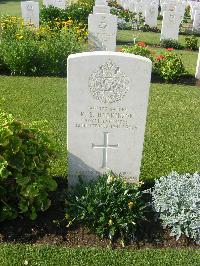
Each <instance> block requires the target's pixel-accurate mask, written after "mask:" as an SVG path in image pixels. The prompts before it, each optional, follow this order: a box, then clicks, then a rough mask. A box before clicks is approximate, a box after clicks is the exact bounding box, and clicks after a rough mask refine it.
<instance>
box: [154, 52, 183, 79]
mask: <svg viewBox="0 0 200 266" xmlns="http://www.w3.org/2000/svg"><path fill="white" fill-rule="evenodd" d="M154 71H155V72H156V73H157V74H159V75H160V77H161V78H163V79H164V80H166V81H175V80H178V79H179V78H180V77H182V76H183V75H185V74H186V70H185V67H184V65H183V62H182V60H181V55H178V54H176V53H175V52H174V51H173V48H168V50H167V51H166V52H165V53H164V54H163V55H159V56H158V57H157V58H156V60H155V64H154Z"/></svg>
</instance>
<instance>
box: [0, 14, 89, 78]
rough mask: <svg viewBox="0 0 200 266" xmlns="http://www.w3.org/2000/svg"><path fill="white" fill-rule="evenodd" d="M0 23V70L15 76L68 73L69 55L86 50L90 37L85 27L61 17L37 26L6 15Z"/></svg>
mask: <svg viewBox="0 0 200 266" xmlns="http://www.w3.org/2000/svg"><path fill="white" fill-rule="evenodd" d="M0 25H1V36H0V37H1V44H0V57H1V58H0V70H1V71H2V72H3V71H4V70H5V69H7V70H9V72H10V73H11V74H13V75H36V76H41V75H45V76H46V75H48V76H61V75H66V58H67V57H68V55H69V54H71V53H77V52H80V51H82V50H83V47H84V44H85V40H86V39H87V31H86V28H85V26H84V25H82V24H80V23H79V24H77V23H75V22H74V21H73V20H72V19H69V20H66V21H61V20H60V19H59V18H57V19H55V21H51V22H49V23H47V22H46V23H43V24H41V26H40V27H39V28H36V27H33V26H25V25H24V22H23V20H22V19H19V18H16V17H9V16H6V17H2V18H1V20H0ZM52 25H54V27H52ZM2 68H4V69H2Z"/></svg>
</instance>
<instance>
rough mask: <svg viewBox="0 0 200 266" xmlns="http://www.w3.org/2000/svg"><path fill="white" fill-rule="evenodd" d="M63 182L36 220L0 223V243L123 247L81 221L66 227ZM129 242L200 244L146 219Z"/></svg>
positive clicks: (140, 245) (163, 245) (164, 245)
mask: <svg viewBox="0 0 200 266" xmlns="http://www.w3.org/2000/svg"><path fill="white" fill-rule="evenodd" d="M66 186H67V183H66V181H62V182H59V189H58V191H57V192H56V193H53V194H52V206H51V207H50V208H49V209H48V210H47V211H46V212H45V213H41V214H40V215H39V216H38V218H37V219H36V220H35V221H30V220H28V219H25V218H18V219H16V220H14V221H6V222H4V223H1V226H0V244H5V243H15V244H17V243H21V244H53V245H61V246H65V247H101V248H108V247H110V248H122V245H121V242H120V239H118V240H116V241H114V242H113V243H111V242H110V240H109V239H100V238H99V237H98V236H96V235H95V234H93V233H90V232H89V230H88V229H87V228H86V227H84V226H82V225H81V224H79V225H77V226H73V227H70V228H67V222H66V220H65V219H64V215H65V214H64V212H63V210H64V209H65V208H64V204H63V202H62V200H61V199H59V198H60V195H62V193H63V188H66ZM142 228H143V231H141V232H139V233H138V235H137V236H136V238H137V239H135V240H134V241H133V242H131V243H127V245H126V248H128V249H147V248H152V249H155V248H158V249H160V248H169V247H170V248H188V247H189V248H194V249H198V248H199V246H198V245H197V244H195V243H194V242H192V241H190V240H189V239H188V238H186V237H181V238H180V239H179V240H178V241H176V239H175V237H171V236H170V234H169V231H168V230H163V229H162V227H161V225H160V224H159V222H155V221H152V220H151V218H149V221H147V222H146V223H145V224H144V225H143V226H142Z"/></svg>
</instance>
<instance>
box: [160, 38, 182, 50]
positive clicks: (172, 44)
mask: <svg viewBox="0 0 200 266" xmlns="http://www.w3.org/2000/svg"><path fill="white" fill-rule="evenodd" d="M160 46H161V47H164V48H174V49H180V50H181V49H183V46H182V45H181V44H180V43H179V42H178V41H175V40H172V39H165V40H161V41H160Z"/></svg>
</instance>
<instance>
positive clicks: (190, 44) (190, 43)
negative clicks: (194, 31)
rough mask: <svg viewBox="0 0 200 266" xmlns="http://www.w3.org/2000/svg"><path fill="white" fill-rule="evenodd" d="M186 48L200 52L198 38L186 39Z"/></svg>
mask: <svg viewBox="0 0 200 266" xmlns="http://www.w3.org/2000/svg"><path fill="white" fill-rule="evenodd" d="M185 47H186V48H187V49H190V50H198V38H197V37H196V36H191V37H189V36H188V37H185Z"/></svg>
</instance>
